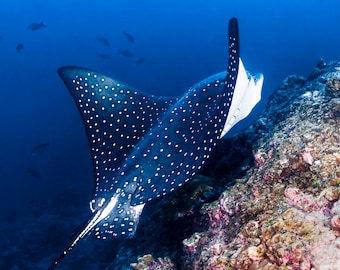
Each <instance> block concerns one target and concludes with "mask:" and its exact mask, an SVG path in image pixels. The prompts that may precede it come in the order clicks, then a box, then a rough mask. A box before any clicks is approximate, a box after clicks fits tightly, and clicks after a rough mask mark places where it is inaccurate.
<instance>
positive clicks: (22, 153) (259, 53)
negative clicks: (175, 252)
mask: <svg viewBox="0 0 340 270" xmlns="http://www.w3.org/2000/svg"><path fill="white" fill-rule="evenodd" d="M339 8H340V3H339V2H338V1H336V0H327V1H325V0H308V1H307V0H305V1H302V0H301V1H295V0H288V1H287V0H285V1H284V0H277V1H267V0H258V1H251V0H240V1H229V0H211V1H207V0H196V1H192V0H184V1H168V0H165V1H156V0H128V1H127V0H125V1H123V0H112V1H109V0H97V1H78V0H60V1H41V0H31V1H28V0H23V1H17V0H16V1H10V0H2V1H1V2H0V36H1V38H0V61H1V65H0V78H1V98H0V115H1V125H2V126H1V132H0V143H1V149H2V152H1V153H2V155H1V157H0V159H1V160H0V164H1V166H0V172H1V184H2V188H1V189H0V196H1V198H2V201H3V203H2V204H1V206H0V219H1V222H0V224H1V226H0V228H1V230H2V232H3V233H4V234H6V232H7V231H8V230H9V228H11V229H12V230H11V233H13V231H15V232H16V233H17V235H20V234H21V233H22V231H24V230H25V227H27V224H26V223H25V222H26V220H27V217H30V216H37V217H38V216H39V217H41V216H42V213H45V214H46V213H48V212H49V209H51V208H50V207H54V209H53V213H54V212H55V211H58V210H55V208H58V207H60V209H61V210H60V211H61V212H67V208H68V207H70V208H74V207H85V206H87V204H88V201H89V200H90V199H91V195H92V188H93V177H92V167H91V160H90V153H89V149H88V144H87V139H86V136H85V133H84V129H83V126H82V122H81V119H80V116H79V115H78V111H77V109H76V107H75V105H74V103H73V100H72V98H71V96H70V95H69V93H68V91H67V89H66V88H65V86H64V85H63V83H62V82H61V80H60V78H59V77H58V75H57V73H56V69H57V68H58V67H60V66H64V65H77V66H84V67H88V68H91V69H94V70H98V71H100V72H102V73H104V74H107V75H110V76H111V77H115V78H117V79H119V80H121V81H124V82H126V83H127V84H129V85H132V86H134V87H136V88H137V89H140V90H142V91H144V92H149V93H153V94H157V95H166V96H174V95H179V94H181V93H183V92H184V91H185V90H187V89H188V88H189V87H190V86H191V85H193V84H194V83H196V82H198V81H200V80H202V79H203V78H205V77H208V76H210V75H212V74H214V73H217V72H219V71H222V70H225V69H226V62H227V26H228V21H229V19H230V18H231V17H237V18H238V20H239V27H240V39H241V57H242V59H243V61H244V64H245V67H246V68H247V69H248V70H249V71H251V72H252V73H257V72H262V73H263V74H264V76H265V83H264V90H263V101H262V102H261V104H259V106H257V107H256V109H255V113H254V114H253V115H252V116H251V119H250V121H252V120H254V119H256V117H257V115H258V114H259V113H260V112H261V110H262V109H263V106H264V105H265V102H266V100H267V98H268V96H269V95H270V94H271V93H272V92H273V91H274V89H275V88H276V87H277V86H278V85H280V82H281V80H282V79H284V78H285V77H286V76H287V75H290V74H298V75H303V76H307V75H308V74H309V73H310V72H311V71H312V69H313V68H314V67H315V64H316V62H317V60H318V59H319V58H324V59H325V60H326V61H330V60H337V59H338V58H339V55H340V49H339V48H340V35H339V34H338V31H339V30H338V26H339V25H340V18H339V16H338V10H339ZM40 22H43V23H44V24H45V25H46V27H42V28H41V29H38V30H35V31H32V29H28V27H29V25H30V24H31V23H40ZM124 31H125V32H126V33H129V34H130V35H131V36H132V37H133V38H134V42H131V41H129V40H128V38H127V37H126V35H124V34H123V32H124ZM98 38H105V39H107V40H108V41H109V43H110V46H106V45H105V44H103V42H100V41H99V40H98ZM18 44H22V45H23V47H22V49H21V50H20V51H19V52H18V50H17V48H18V47H17V46H18ZM124 51H125V52H130V53H131V54H132V56H127V55H123V54H124ZM119 52H120V53H119ZM125 54H127V53H125ZM107 58H110V59H107ZM138 59H144V60H145V61H144V60H141V62H143V63H136V61H138ZM45 142H48V146H47V147H46V148H43V149H42V150H41V151H38V153H35V152H34V151H33V149H34V148H35V147H36V146H37V145H39V144H43V143H45ZM34 172H36V173H34ZM65 218H67V217H65ZM82 218H83V216H81V214H80V217H79V222H81V220H82ZM25 233H26V234H27V232H25ZM7 235H8V234H7ZM40 237H41V238H42V239H43V237H44V236H43V235H42V236H40ZM19 238H20V237H18V238H15V237H10V239H7V241H6V245H5V244H3V245H2V246H1V247H0V256H1V259H0V261H3V263H4V260H5V258H7V260H8V261H6V263H4V265H6V267H7V268H8V269H15V268H14V267H16V266H18V265H21V264H20V263H19V262H18V261H17V260H20V254H22V253H24V252H26V251H24V250H22V248H23V246H22V243H20V244H21V245H19V244H18V245H16V243H17V240H18V239H19ZM32 239H34V236H32ZM32 241H33V240H32ZM39 244H40V245H44V244H43V242H41V243H39ZM65 244H66V243H65ZM35 245H37V242H35ZM8 246H11V248H13V249H14V250H15V254H19V255H18V256H17V260H16V259H13V258H11V259H8V257H9V256H8V252H9V251H8ZM26 248H27V249H29V246H27V247H26ZM1 249H2V250H1ZM5 249H6V252H7V253H6V252H5ZM49 250H51V251H52V250H55V248H53V246H50V247H49ZM55 252H57V250H56V251H55ZM1 254H2V255H1ZM6 254H7V257H6V256H5V255H6ZM11 254H12V253H11ZM32 256H33V255H32ZM39 256H40V254H35V255H34V260H37V259H36V257H39ZM41 256H42V257H43V256H46V254H41ZM26 259H27V258H26ZM11 267H12V268H11ZM19 269H21V268H19ZM22 269H25V268H22Z"/></svg>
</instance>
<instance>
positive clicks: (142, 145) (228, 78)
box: [49, 18, 263, 269]
mask: <svg viewBox="0 0 340 270" xmlns="http://www.w3.org/2000/svg"><path fill="white" fill-rule="evenodd" d="M58 73H59V75H60V76H61V78H62V80H63V81H64V83H65V85H66V86H67V88H68V90H69V91H70V93H71V95H72V97H73V99H74V100H75V102H76V104H77V107H78V109H79V111H80V114H81V116H82V120H83V123H84V125H85V130H86V134H87V137H88V141H89V145H90V148H91V156H92V162H93V168H94V178H95V194H94V198H93V200H91V202H90V209H91V211H92V216H91V217H90V219H89V220H88V221H87V222H86V223H84V225H82V228H81V230H80V232H79V233H78V234H76V235H75V237H74V238H73V239H72V241H71V242H70V244H69V245H68V246H67V247H66V249H64V250H63V251H62V253H61V254H60V255H59V257H58V258H57V259H56V260H55V261H54V262H53V263H52V264H51V266H50V267H49V269H53V268H54V267H56V266H57V265H58V264H59V262H60V261H61V260H62V259H63V258H64V257H65V256H66V255H67V254H68V253H69V252H70V251H71V250H72V249H73V248H74V246H75V245H76V244H77V243H78V242H79V241H80V240H81V239H83V238H84V237H85V236H87V235H88V234H89V233H93V234H94V235H95V236H96V237H97V238H101V239H107V238H109V237H110V238H117V239H118V238H131V237H133V236H134V234H135V232H136V230H137V225H138V221H139V217H140V215H141V213H142V210H143V208H144V205H145V203H147V202H149V201H150V200H152V199H155V198H158V197H160V196H164V195H166V194H168V193H171V192H173V191H174V190H175V189H177V188H179V187H181V186H182V185H183V184H185V183H186V182H188V181H189V180H190V179H191V178H192V177H193V176H194V175H195V174H197V173H198V172H199V171H200V169H201V168H202V166H203V165H204V163H205V162H206V160H207V159H208V158H209V156H210V155H211V152H212V150H213V148H214V146H215V145H216V143H217V142H218V140H219V139H221V138H222V137H223V136H224V135H225V134H226V133H227V132H228V131H229V130H230V129H231V128H232V127H233V126H234V125H235V124H236V123H237V122H239V121H240V120H242V119H243V118H245V117H246V116H247V115H248V114H249V113H250V112H251V110H252V109H253V107H254V106H255V105H256V104H257V103H258V101H259V100H260V99H261V89H262V84H263V75H262V74H257V75H256V76H254V77H253V76H251V75H249V74H248V73H247V72H246V70H245V68H244V66H243V64H242V61H241V59H240V58H239V36H238V23H237V19H235V18H232V19H231V20H230V22H229V58H228V69H227V72H221V73H218V74H215V75H212V76H210V77H208V78H206V79H205V80H203V81H201V82H198V83H196V84H195V85H194V86H192V87H191V88H190V89H189V90H188V91H187V92H185V93H184V94H183V95H182V96H181V97H175V98H169V97H159V96H154V95H148V94H145V93H142V92H140V91H137V90H136V89H134V88H133V87H131V86H128V85H126V84H124V83H122V82H120V81H118V80H115V79H112V78H109V77H107V76H105V75H102V74H100V73H98V72H95V71H92V70H88V69H84V68H80V67H62V68H60V69H59V70H58Z"/></svg>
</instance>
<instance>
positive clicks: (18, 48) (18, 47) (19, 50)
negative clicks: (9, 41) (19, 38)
mask: <svg viewBox="0 0 340 270" xmlns="http://www.w3.org/2000/svg"><path fill="white" fill-rule="evenodd" d="M23 48H24V44H22V43H18V45H17V52H18V53H19V52H21V50H22V49H23Z"/></svg>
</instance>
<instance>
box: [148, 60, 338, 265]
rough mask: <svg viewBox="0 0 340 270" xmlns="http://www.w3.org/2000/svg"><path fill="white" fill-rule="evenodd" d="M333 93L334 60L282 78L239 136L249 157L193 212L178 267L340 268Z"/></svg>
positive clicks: (335, 100) (218, 167)
mask: <svg viewBox="0 0 340 270" xmlns="http://www.w3.org/2000/svg"><path fill="white" fill-rule="evenodd" d="M339 94H340V63H339V62H331V63H329V64H326V63H325V62H324V61H323V60H320V61H319V62H318V65H317V67H316V69H315V70H314V71H313V72H312V74H311V75H310V76H309V77H308V79H305V78H302V77H299V76H290V77H288V78H287V79H286V80H284V82H283V84H282V85H281V86H280V87H279V88H278V89H277V91H276V92H275V93H274V94H273V95H272V97H271V100H270V102H269V104H268V106H267V108H266V110H265V112H264V113H263V114H262V115H261V117H260V118H259V120H258V121H257V122H256V123H255V124H253V125H252V126H251V127H250V128H248V129H247V130H246V131H244V132H243V133H242V134H240V135H239V136H238V137H237V138H238V139H239V140H244V138H246V141H247V142H248V145H249V144H251V145H252V152H253V163H252V162H250V161H249V160H248V161H247V163H246V164H242V165H241V163H239V164H238V165H239V166H238V167H237V169H235V168H234V170H233V175H234V176H236V175H237V176H238V177H236V178H235V179H232V183H233V184H232V185H231V184H227V183H226V182H224V184H227V188H226V189H225V190H224V191H223V193H222V194H221V195H220V197H219V198H218V199H217V200H216V201H213V202H206V203H204V204H203V205H202V206H200V209H199V210H197V211H193V212H192V215H196V216H201V219H200V223H199V224H201V225H202V226H201V227H200V229H201V230H198V231H196V232H195V233H193V234H192V236H191V237H189V238H186V239H184V240H183V241H182V246H183V252H184V253H183V255H182V256H181V259H180V260H179V261H177V263H178V268H179V269H188V270H189V269H190V270H191V269H207V270H209V269H339V268H340V238H339V236H340V200H339V198H340V169H339V165H340V126H339V123H340V122H339V120H340V105H339V104H340V102H339V98H338V97H339ZM225 143H228V142H225ZM218 147H219V148H220V149H223V143H222V144H221V145H219V146H218ZM228 161H229V159H228V158H225V157H224V158H222V159H220V160H219V161H218V162H217V163H216V165H215V168H214V170H218V173H212V174H210V176H212V177H216V175H218V176H221V174H223V173H222V172H221V168H223V167H224V168H228V165H227V163H228ZM224 163H225V164H224ZM223 164H224V165H223ZM245 168H246V169H245ZM237 171H238V172H237ZM241 171H243V172H245V173H244V174H243V175H242V174H240V172H241ZM226 173H228V174H229V172H226ZM229 175H232V174H229ZM229 180H230V179H229ZM211 183H213V181H212V182H211V181H210V184H209V186H210V187H211V188H212V189H213V190H216V188H215V186H214V185H213V184H211ZM201 185H203V186H204V184H203V183H201ZM203 217H205V219H204V218H203ZM203 225H205V227H204V226H203ZM146 269H150V268H146Z"/></svg>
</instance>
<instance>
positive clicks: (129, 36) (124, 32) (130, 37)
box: [122, 30, 135, 43]
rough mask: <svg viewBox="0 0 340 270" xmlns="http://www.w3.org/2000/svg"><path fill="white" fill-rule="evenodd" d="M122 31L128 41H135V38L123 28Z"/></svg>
mask: <svg viewBox="0 0 340 270" xmlns="http://www.w3.org/2000/svg"><path fill="white" fill-rule="evenodd" d="M122 33H123V35H124V36H125V38H126V39H127V40H128V41H130V42H131V43H134V42H135V38H134V37H133V36H132V35H131V34H129V33H128V32H126V31H125V30H124V31H123V32H122Z"/></svg>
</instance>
